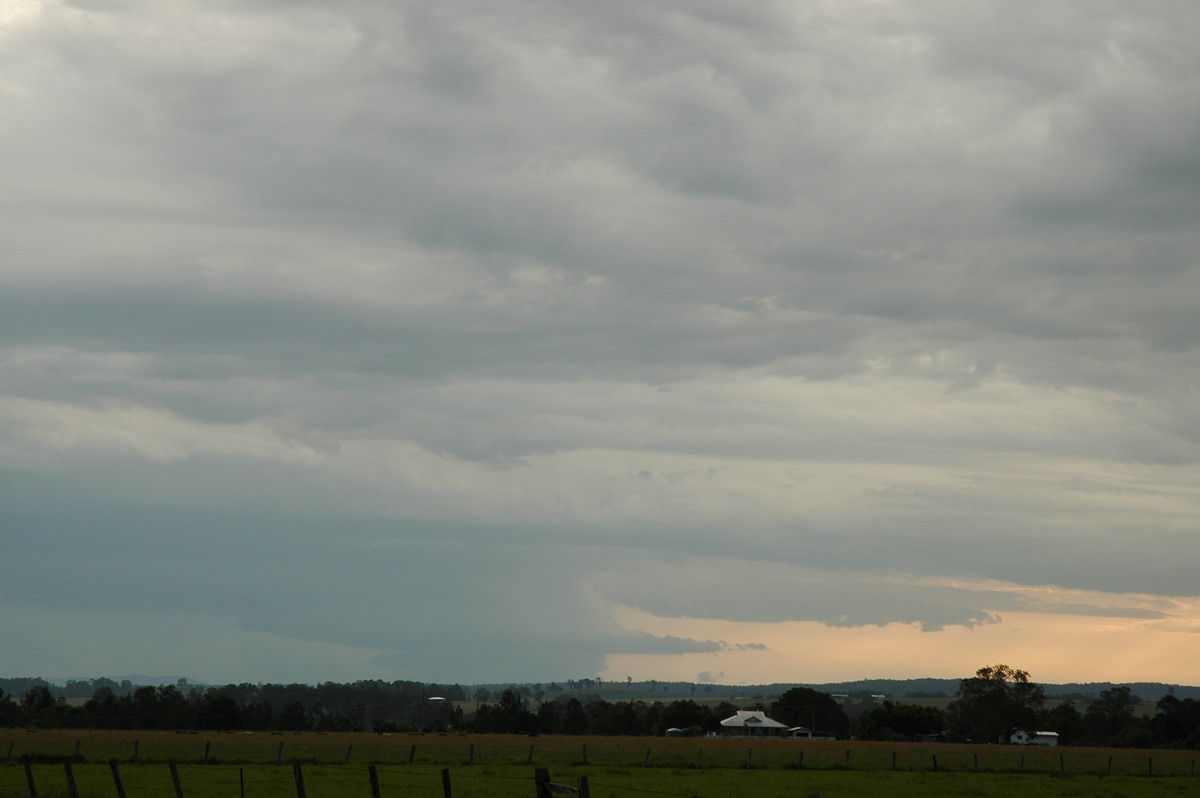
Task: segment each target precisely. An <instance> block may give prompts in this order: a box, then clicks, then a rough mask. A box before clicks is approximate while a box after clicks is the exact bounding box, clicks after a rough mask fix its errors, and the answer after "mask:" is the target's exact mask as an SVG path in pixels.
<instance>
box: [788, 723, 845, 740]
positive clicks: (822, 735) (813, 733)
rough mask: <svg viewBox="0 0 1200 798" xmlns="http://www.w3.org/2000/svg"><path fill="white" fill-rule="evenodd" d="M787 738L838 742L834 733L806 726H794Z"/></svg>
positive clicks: (789, 730)
mask: <svg viewBox="0 0 1200 798" xmlns="http://www.w3.org/2000/svg"><path fill="white" fill-rule="evenodd" d="M787 736H788V737H789V738H791V739H793V740H836V739H837V735H836V734H834V733H833V732H823V731H817V730H816V729H809V728H806V727H804V726H793V727H792V728H790V729H788V730H787Z"/></svg>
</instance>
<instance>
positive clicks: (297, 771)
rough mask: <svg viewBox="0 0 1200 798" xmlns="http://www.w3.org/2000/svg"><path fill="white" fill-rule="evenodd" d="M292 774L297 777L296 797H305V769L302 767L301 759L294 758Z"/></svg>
mask: <svg viewBox="0 0 1200 798" xmlns="http://www.w3.org/2000/svg"><path fill="white" fill-rule="evenodd" d="M292 775H293V776H294V777H295V779H296V798H305V796H306V793H305V792H304V770H303V769H302V768H301V767H300V760H299V759H293V760H292Z"/></svg>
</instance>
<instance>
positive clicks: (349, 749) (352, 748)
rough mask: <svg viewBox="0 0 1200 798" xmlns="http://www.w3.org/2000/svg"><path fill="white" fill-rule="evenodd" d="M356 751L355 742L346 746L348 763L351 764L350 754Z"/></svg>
mask: <svg viewBox="0 0 1200 798" xmlns="http://www.w3.org/2000/svg"><path fill="white" fill-rule="evenodd" d="M353 753H354V743H350V745H348V746H346V764H347V765H349V764H350V755H351V754H353Z"/></svg>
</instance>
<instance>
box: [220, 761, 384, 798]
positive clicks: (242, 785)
mask: <svg viewBox="0 0 1200 798" xmlns="http://www.w3.org/2000/svg"><path fill="white" fill-rule="evenodd" d="M238 795H240V796H241V798H246V769H245V768H238ZM376 798H378V796H376Z"/></svg>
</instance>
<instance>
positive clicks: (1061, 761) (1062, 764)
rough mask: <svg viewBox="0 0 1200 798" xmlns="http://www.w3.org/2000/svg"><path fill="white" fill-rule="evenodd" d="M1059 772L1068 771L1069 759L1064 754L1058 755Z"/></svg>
mask: <svg viewBox="0 0 1200 798" xmlns="http://www.w3.org/2000/svg"><path fill="white" fill-rule="evenodd" d="M1058 772H1059V773H1066V772H1067V760H1066V757H1064V756H1063V755H1062V754H1059V755H1058Z"/></svg>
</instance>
